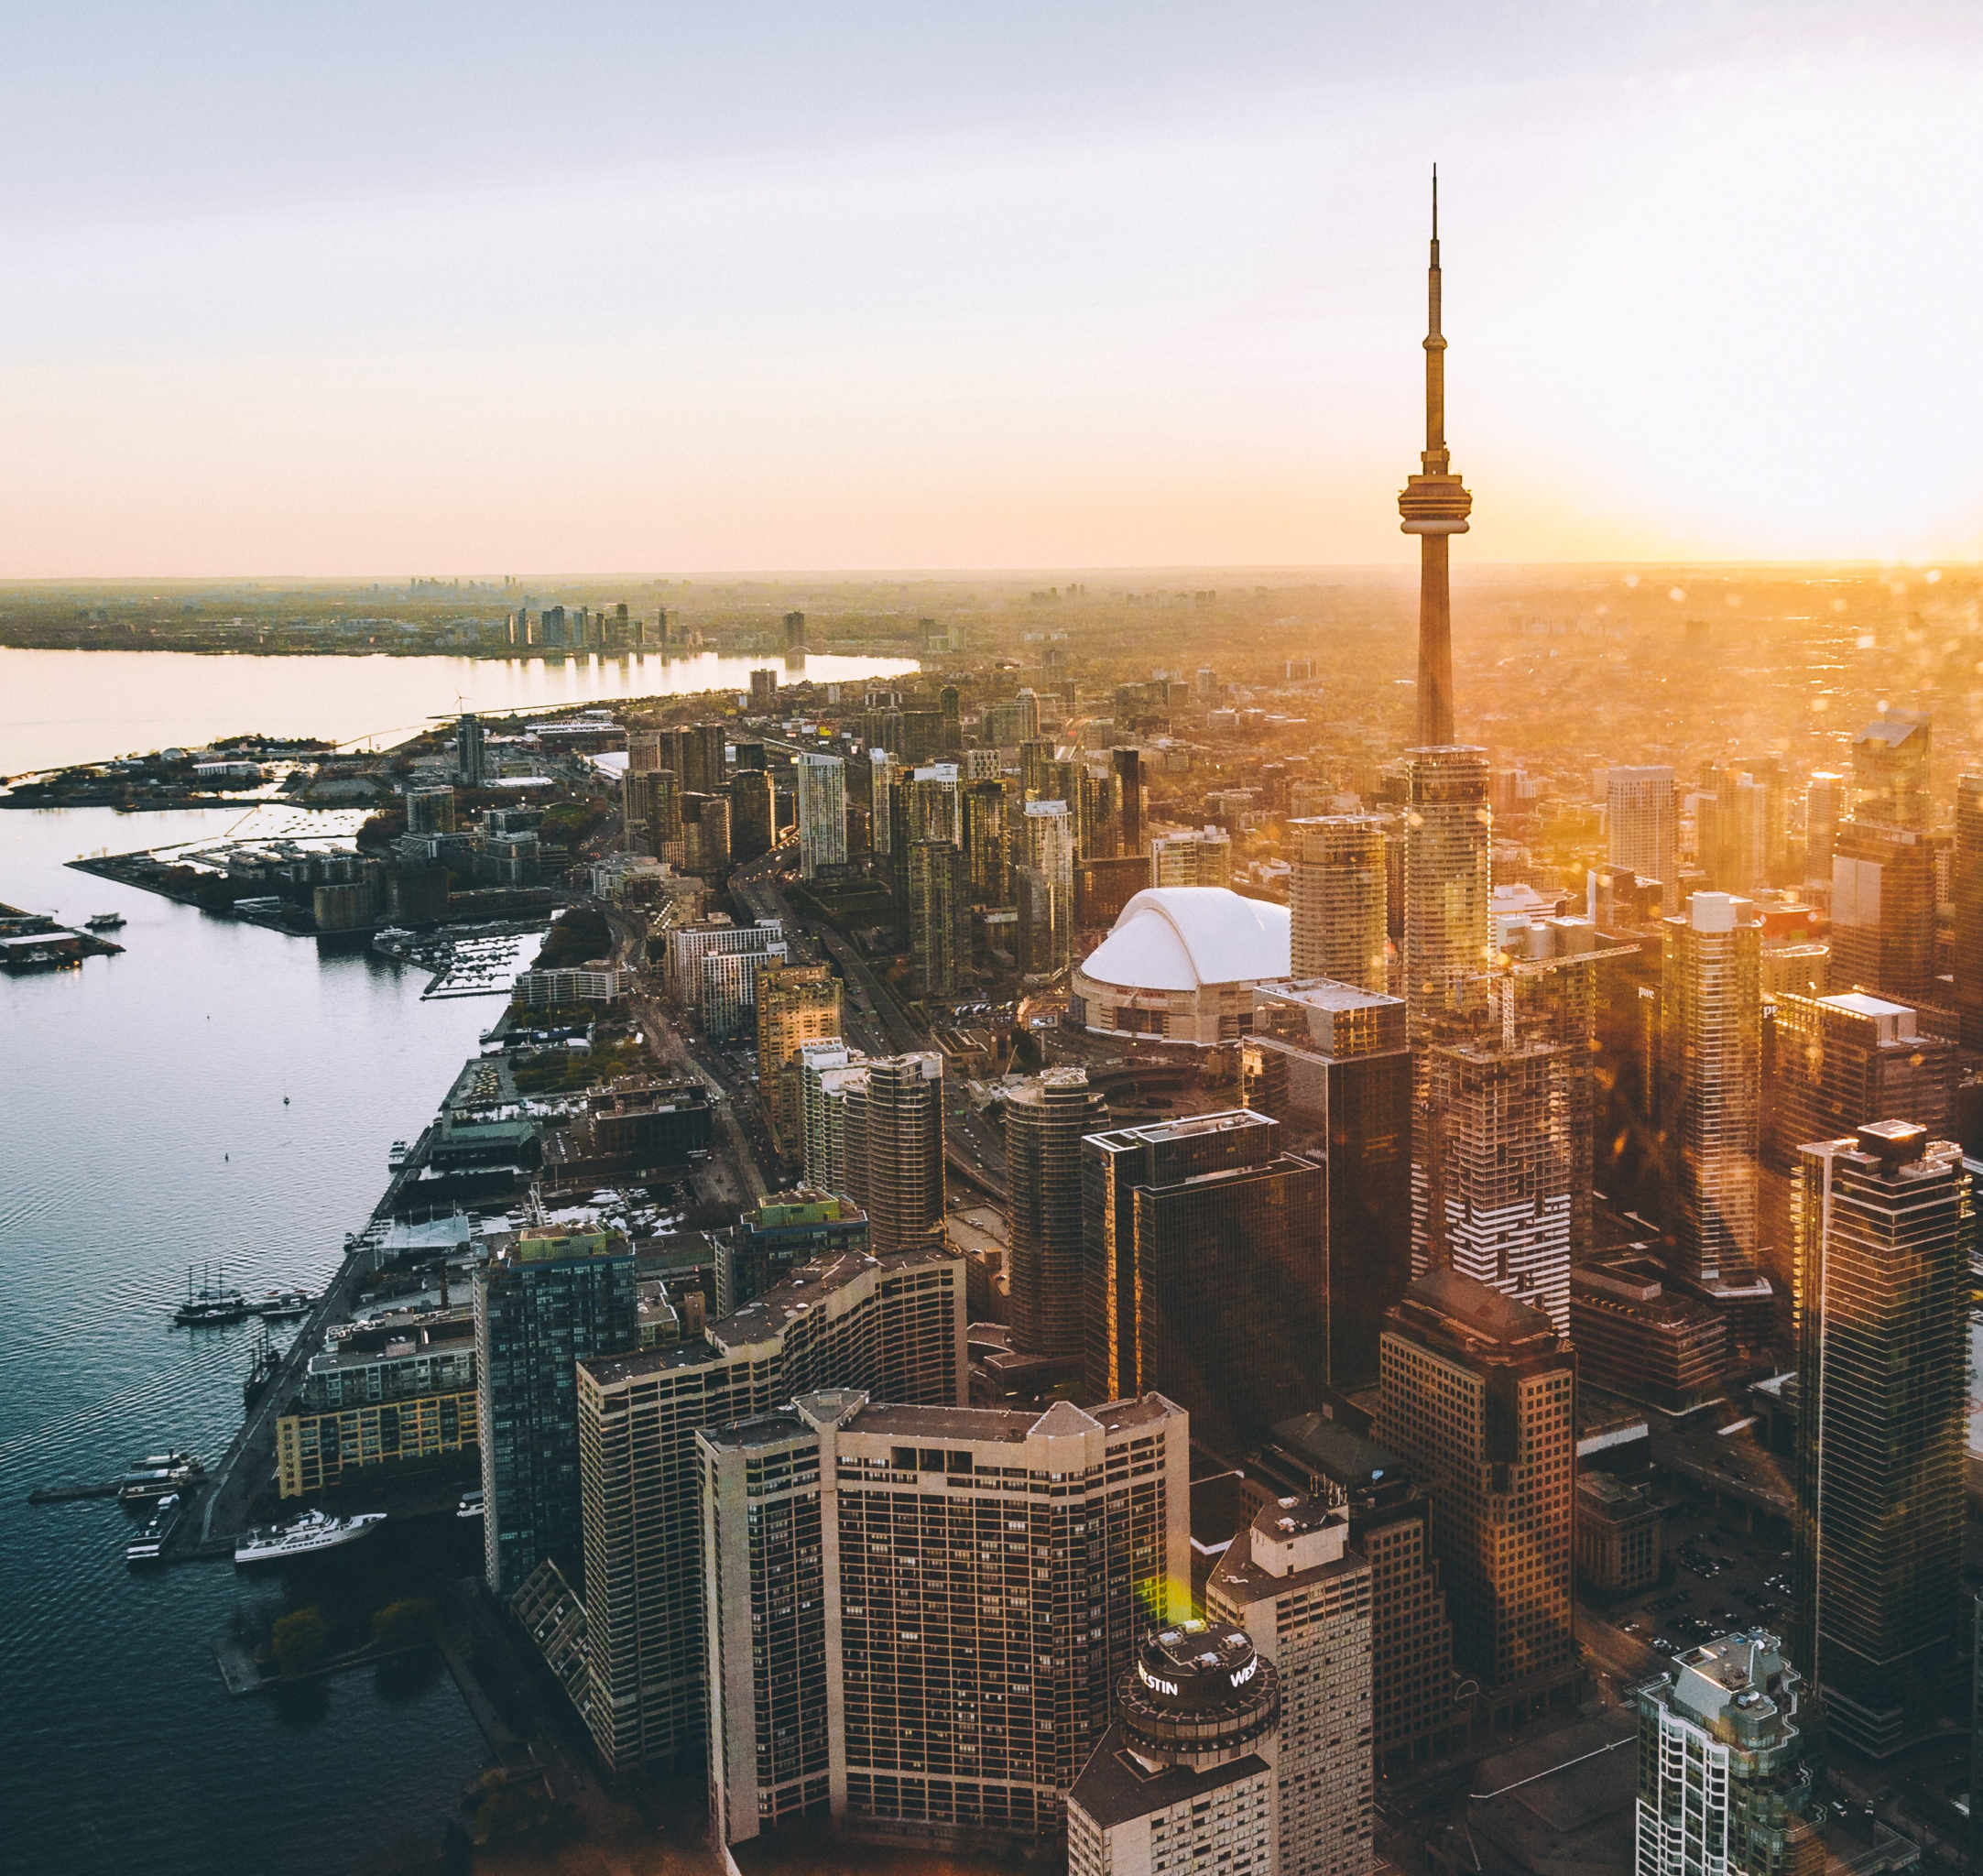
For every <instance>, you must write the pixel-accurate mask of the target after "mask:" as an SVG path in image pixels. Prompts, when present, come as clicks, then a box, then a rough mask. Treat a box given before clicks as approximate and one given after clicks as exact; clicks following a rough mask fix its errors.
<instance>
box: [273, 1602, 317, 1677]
mask: <svg viewBox="0 0 1983 1876" xmlns="http://www.w3.org/2000/svg"><path fill="white" fill-rule="evenodd" d="M271 1645H272V1646H273V1647H274V1649H275V1651H276V1665H277V1666H278V1667H279V1668H280V1669H281V1670H282V1672H283V1673H284V1674H288V1675H294V1674H307V1673H308V1672H309V1671H310V1670H311V1668H313V1667H315V1666H316V1664H317V1663H319V1662H320V1661H321V1660H322V1659H323V1652H324V1650H325V1649H326V1648H328V1647H329V1646H330V1645H331V1630H330V1625H329V1624H328V1623H327V1622H325V1620H323V1611H322V1610H321V1609H319V1608H318V1607H317V1606H316V1604H315V1603H311V1606H310V1607H309V1608H308V1609H292V1610H291V1611H290V1612H289V1614H288V1615H286V1616H284V1617H283V1618H282V1620H280V1621H278V1623H277V1624H276V1630H275V1634H274V1635H273V1637H272V1638H271Z"/></svg>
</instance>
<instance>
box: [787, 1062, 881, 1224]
mask: <svg viewBox="0 0 1983 1876" xmlns="http://www.w3.org/2000/svg"><path fill="white" fill-rule="evenodd" d="M866 1064H867V1058H866V1056H865V1055H864V1054H862V1053H861V1052H860V1051H859V1050H858V1049H850V1048H849V1047H848V1046H847V1044H846V1043H845V1042H841V1041H839V1040H837V1039H835V1040H834V1041H833V1042H805V1043H801V1045H800V1049H799V1059H798V1070H799V1080H800V1085H801V1088H802V1089H803V1096H802V1099H803V1107H804V1120H803V1126H804V1129H805V1132H804V1141H805V1166H806V1183H807V1184H808V1185H816V1186H818V1187H820V1188H821V1189H822V1190H823V1191H825V1192H845V1191H846V1190H847V1189H848V1187H847V1127H846V1120H847V1104H846V1089H847V1087H848V1085H849V1083H850V1080H851V1079H853V1078H856V1077H858V1075H859V1074H860V1073H861V1071H862V1070H863V1069H864V1068H865V1067H866Z"/></svg>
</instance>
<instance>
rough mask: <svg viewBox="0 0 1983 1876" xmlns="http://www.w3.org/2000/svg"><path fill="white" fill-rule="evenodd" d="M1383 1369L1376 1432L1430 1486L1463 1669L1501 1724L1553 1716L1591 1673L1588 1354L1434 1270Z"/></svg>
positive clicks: (1399, 1325)
mask: <svg viewBox="0 0 1983 1876" xmlns="http://www.w3.org/2000/svg"><path fill="white" fill-rule="evenodd" d="M1383 1370H1384V1372H1383V1381H1382V1394H1381V1397H1380V1404H1379V1406H1378V1418H1377V1424H1376V1426H1375V1428H1374V1429H1373V1431H1374V1433H1375V1434H1376V1436H1377V1439H1378V1443H1379V1444H1380V1445H1386V1446H1389V1448H1390V1449H1391V1451H1393V1452H1394V1453H1396V1454H1398V1455H1399V1456H1400V1458H1402V1459H1403V1460H1404V1462H1405V1464H1406V1466H1407V1467H1410V1469H1411V1473H1412V1475H1413V1476H1414V1477H1415V1478H1422V1479H1423V1480H1424V1481H1425V1483H1426V1485H1427V1486H1428V1487H1429V1488H1430V1489H1431V1492H1432V1499H1433V1549H1434V1550H1435V1551H1436V1553H1437V1554H1438V1558H1439V1566H1440V1577H1441V1581H1442V1582H1443V1583H1444V1586H1445V1591H1446V1605H1447V1609H1448V1610H1449V1612H1450V1613H1451V1615H1452V1618H1453V1645H1454V1653H1455V1657H1456V1658H1457V1662H1458V1665H1459V1667H1460V1669H1461V1671H1462V1672H1463V1673H1465V1674H1473V1675H1476V1677H1477V1678H1478V1679H1479V1680H1480V1681H1481V1683H1482V1700H1481V1706H1482V1708H1483V1711H1484V1712H1485V1713H1486V1714H1487V1717H1488V1718H1489V1721H1490V1725H1491V1726H1498V1725H1499V1724H1500V1722H1501V1719H1502V1718H1503V1716H1509V1717H1514V1716H1516V1715H1519V1714H1524V1713H1529V1712H1532V1711H1535V1710H1538V1709H1539V1708H1540V1707H1542V1705H1544V1704H1545V1703H1549V1702H1553V1701H1555V1700H1556V1699H1559V1698H1561V1697H1563V1696H1565V1695H1566V1694H1567V1692H1568V1690H1569V1689H1570V1688H1571V1687H1572V1686H1573V1685H1574V1683H1575V1681H1576V1678H1577V1675H1578V1674H1579V1672H1580V1668H1579V1664H1578V1659H1577V1644H1576V1632H1575V1623H1574V1613H1573V1608H1572V1603H1571V1572H1572V1565H1571V1550H1570V1527H1571V1518H1572V1511H1573V1503H1572V1468H1573V1464H1574V1448H1575V1429H1574V1425H1573V1423H1572V1415H1571V1404H1572V1402H1571V1397H1572V1394H1573V1392H1574V1387H1575V1373H1576V1364H1575V1360H1574V1357H1573V1356H1572V1354H1571V1352H1570V1349H1569V1347H1568V1345H1567V1344H1566V1343H1564V1341H1562V1340H1561V1339H1560V1338H1559V1336H1557V1333H1556V1330H1555V1326H1554V1325H1553V1324H1552V1323H1551V1321H1550V1319H1549V1317H1548V1316H1546V1315H1544V1314H1542V1311H1540V1310H1537V1309H1531V1308H1530V1307H1529V1306H1528V1305H1527V1304H1525V1303H1516V1302H1514V1301H1512V1300H1511V1299H1510V1298H1509V1297H1507V1296H1504V1295H1502V1294H1501V1293H1500V1292H1498V1291H1497V1290H1490V1289H1488V1288H1487V1285H1486V1284H1484V1283H1480V1282H1476V1281H1475V1280H1474V1279H1473V1278H1471V1277H1466V1276H1463V1275H1461V1274H1460V1272H1458V1271H1453V1270H1446V1269H1434V1270H1432V1271H1428V1272H1427V1273H1426V1274H1425V1275H1424V1276H1422V1277H1419V1278H1416V1279H1414V1280H1413V1282H1412V1284H1411V1288H1410V1289H1408V1290H1407V1291H1406V1292H1405V1296H1404V1301H1403V1302H1402V1303H1400V1304H1399V1306H1398V1307H1397V1309H1396V1310H1394V1311H1393V1312H1392V1313H1391V1318H1390V1321H1389V1324H1388V1325H1386V1327H1385V1331H1384V1347H1383Z"/></svg>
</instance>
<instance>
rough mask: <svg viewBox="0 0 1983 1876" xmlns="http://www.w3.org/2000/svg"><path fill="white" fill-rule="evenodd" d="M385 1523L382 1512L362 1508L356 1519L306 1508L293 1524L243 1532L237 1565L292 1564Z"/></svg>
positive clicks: (236, 1552) (238, 1542) (237, 1545)
mask: <svg viewBox="0 0 1983 1876" xmlns="http://www.w3.org/2000/svg"><path fill="white" fill-rule="evenodd" d="M384 1522H386V1513H385V1512H383V1511H361V1512H359V1514H358V1515H357V1516H356V1517H354V1518H333V1517H332V1516H330V1515H329V1513H327V1512H324V1511H305V1512H304V1513H303V1515H302V1516H301V1517H300V1518H299V1519H298V1520H297V1521H296V1522H295V1523H293V1524H265V1525H263V1526H262V1528H261V1529H260V1530H258V1531H246V1532H243V1533H242V1534H241V1536H240V1538H239V1539H238V1540H236V1542H235V1544H234V1566H235V1567H236V1568H237V1569H247V1568H248V1567H250V1566H251V1565H256V1564H287V1563H293V1562H294V1561H295V1560H296V1559H297V1558H298V1557H307V1556H314V1555H315V1554H317V1553H318V1552H319V1551H321V1550H335V1549H336V1548H337V1547H338V1546H339V1545H340V1544H343V1543H355V1542H356V1541H357V1540H358V1539H359V1538H361V1537H369V1536H371V1534H372V1533H373V1532H375V1531H376V1530H377V1529H378V1527H379V1526H380V1525H381V1524H383V1523H384Z"/></svg>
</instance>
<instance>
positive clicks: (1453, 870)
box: [1403, 744, 1494, 1041]
mask: <svg viewBox="0 0 1983 1876" xmlns="http://www.w3.org/2000/svg"><path fill="white" fill-rule="evenodd" d="M1405 782H1406V801H1407V808H1408V813H1407V820H1406V829H1407V831H1406V834H1405V877H1404V902H1405V903H1404V945H1403V951H1404V995H1405V1004H1406V1007H1407V1009H1408V1010H1409V1012H1410V1020H1411V1034H1412V1038H1413V1040H1414V1041H1416V1040H1417V1039H1418V1038H1419V1037H1420V1036H1421V1035H1422V1034H1423V1032H1424V1031H1425V1029H1426V1027H1427V1026H1428V1025H1429V1024H1430V1023H1431V1022H1432V1021H1433V1020H1434V1019H1435V1018H1437V1017H1440V1016H1444V1015H1445V1014H1447V1013H1448V1012H1449V1011H1450V1010H1451V1009H1453V1007H1454V1004H1455V998H1456V996H1457V993H1458V990H1459V986H1460V983H1461V981H1462V980H1463V979H1465V978H1467V977H1471V976H1477V975H1478V974H1479V973H1480V972H1481V971H1482V970H1484V969H1485V968H1486V967H1487V965H1488V964H1489V963H1491V962H1492V959H1493V951H1492V947H1491V945H1490V943H1489V940H1490V939H1491V937H1492V927H1491V924H1490V922H1489V921H1488V917H1487V907H1488V895H1489V893H1490V891H1491V890H1492V886H1493V868H1492V862H1491V859H1490V853H1491V849H1492V845H1493V832H1494V811H1493V810H1492V809H1491V808H1490V807H1489V806H1488V805H1487V751H1486V750H1484V749H1475V748H1467V747H1454V746H1452V745H1450V744H1449V745H1446V746H1444V747H1433V748H1424V749H1412V750H1410V751H1409V752H1407V754H1406V756H1405Z"/></svg>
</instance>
